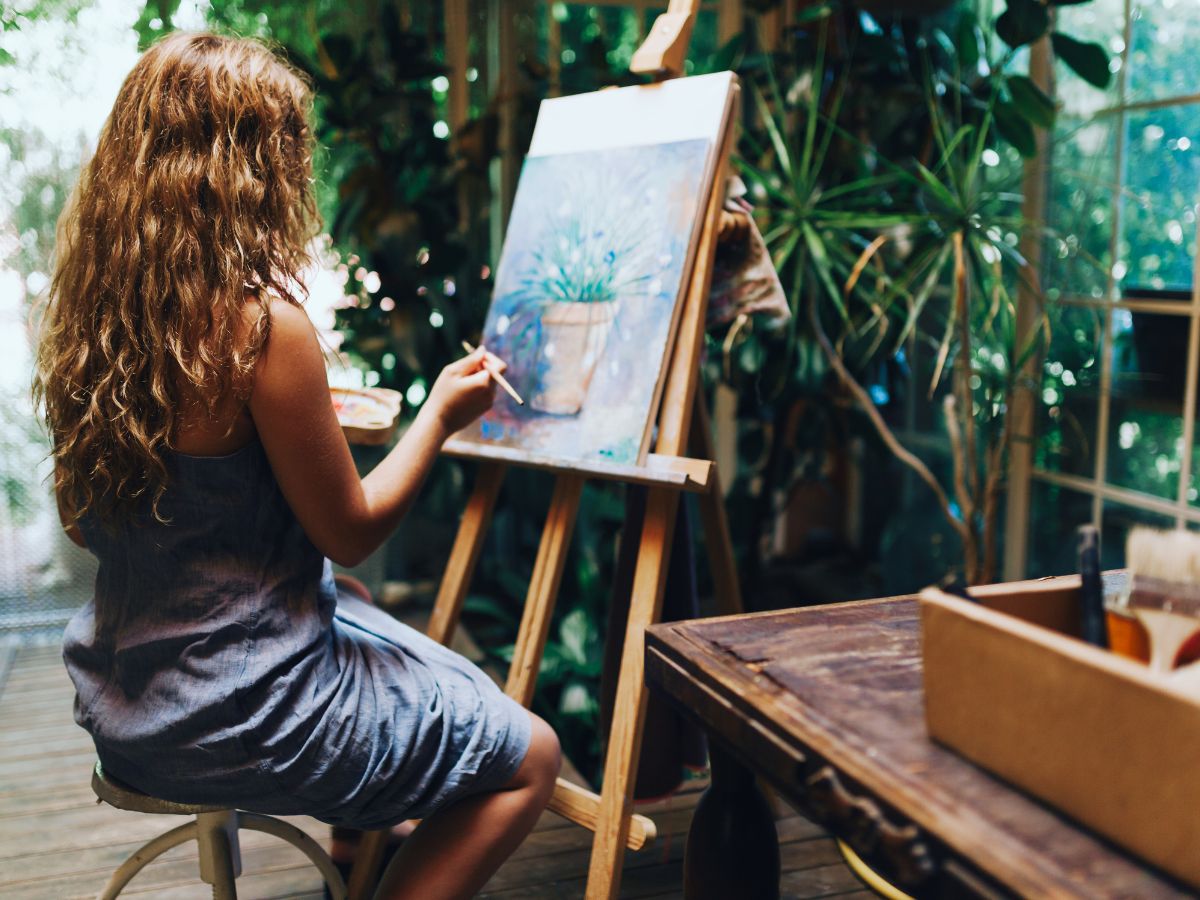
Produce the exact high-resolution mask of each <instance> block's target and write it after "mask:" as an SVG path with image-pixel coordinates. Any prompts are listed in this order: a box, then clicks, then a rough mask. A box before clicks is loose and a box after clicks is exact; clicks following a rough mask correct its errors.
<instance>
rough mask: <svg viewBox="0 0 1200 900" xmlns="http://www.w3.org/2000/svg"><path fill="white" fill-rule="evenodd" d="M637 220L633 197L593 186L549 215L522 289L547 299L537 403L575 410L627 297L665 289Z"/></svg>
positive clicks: (561, 412) (557, 411) (541, 407)
mask: <svg viewBox="0 0 1200 900" xmlns="http://www.w3.org/2000/svg"><path fill="white" fill-rule="evenodd" d="M601 181H603V179H601ZM606 194H608V195H607V196H606ZM639 219H640V210H639V204H638V202H637V201H635V200H634V199H633V198H632V197H630V196H628V195H627V194H626V195H624V196H617V195H613V194H609V193H608V192H606V191H604V190H599V189H590V190H584V191H583V192H581V193H579V194H576V195H575V196H571V197H566V198H564V200H563V202H562V204H561V205H560V206H559V207H558V209H557V210H556V211H555V213H554V214H553V215H552V216H551V217H550V218H549V219H548V220H547V221H546V226H545V228H544V229H543V231H542V234H541V237H540V240H539V241H538V242H537V246H536V248H535V249H534V250H533V251H532V253H531V254H530V257H529V262H528V264H527V267H526V269H525V272H524V274H523V276H522V279H521V282H522V283H521V288H522V292H523V293H524V294H525V295H526V296H535V297H538V298H540V300H541V306H540V309H541V312H540V316H539V321H538V325H539V328H538V334H539V340H538V344H537V349H536V353H537V374H538V380H537V386H536V388H535V390H534V392H533V395H532V396H531V398H530V400H529V405H530V407H531V408H532V409H534V410H537V411H538V412H542V413H549V414H551V415H558V416H573V415H577V414H578V413H579V411H580V410H581V409H582V408H583V403H584V401H585V400H586V399H587V393H588V388H589V387H590V386H591V383H592V376H593V375H595V373H596V368H597V366H598V365H599V363H600V360H601V358H602V357H603V355H604V348H605V347H606V346H607V344H608V339H609V334H610V333H611V332H612V330H613V327H614V325H615V324H616V322H617V315H618V312H619V309H620V305H621V302H622V301H623V300H628V299H629V298H631V297H632V296H635V295H641V294H643V293H645V292H646V291H647V290H651V291H656V290H659V289H661V284H656V281H657V279H656V278H655V275H654V272H653V269H654V265H653V262H652V261H651V260H649V259H647V254H646V252H645V251H644V249H643V242H642V241H640V240H639V229H638V228H637V227H636V225H637V223H638V221H639ZM617 222H619V223H621V225H620V227H619V228H617V227H614V223H617ZM631 225H632V226H635V227H630V226H631Z"/></svg>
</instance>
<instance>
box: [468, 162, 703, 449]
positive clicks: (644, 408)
mask: <svg viewBox="0 0 1200 900" xmlns="http://www.w3.org/2000/svg"><path fill="white" fill-rule="evenodd" d="M710 148H711V142H710V141H708V140H705V139H694V140H686V141H674V142H670V143H662V144H653V145H649V146H640V147H619V148H609V149H603V150H596V151H584V152H578V153H560V154H553V155H549V156H539V157H531V158H529V159H527V160H526V162H525V165H524V168H523V169H522V172H521V179H520V183H519V186H518V189H517V194H516V198H515V201H514V204H513V211H512V216H511V218H510V220H509V225H508V237H507V240H506V242H505V245H504V251H503V254H502V256H501V261H500V265H499V267H498V271H497V274H496V286H495V292H494V294H493V297H492V303H491V307H490V308H489V310H488V316H487V322H486V325H485V328H484V335H483V341H484V344H485V345H486V346H487V348H488V349H489V350H490V351H492V352H493V353H495V354H496V355H497V356H499V357H500V358H501V359H503V360H504V361H505V362H507V363H508V371H507V372H506V373H505V374H506V376H507V378H508V380H509V381H510V382H511V383H512V385H513V387H514V388H516V390H517V391H518V392H519V393H521V394H522V396H523V397H524V398H525V401H526V403H525V405H524V406H519V405H517V404H516V403H515V402H513V401H512V400H511V399H510V398H509V397H508V396H506V395H503V394H501V395H498V397H497V401H496V403H495V405H494V406H493V408H492V410H491V411H490V412H488V413H487V414H486V415H484V417H483V418H482V419H481V420H480V421H479V422H477V423H476V424H475V425H474V426H472V427H471V428H470V429H468V431H467V432H465V433H464V434H462V435H460V437H463V438H465V439H467V440H470V441H473V442H479V443H487V444H492V445H497V446H502V447H509V448H514V449H518V450H522V451H525V452H527V453H529V454H531V455H536V456H537V457H539V458H543V459H544V458H550V459H557V460H573V459H574V460H580V459H586V460H601V461H610V462H616V463H633V462H636V461H637V460H638V459H639V456H640V454H641V453H642V451H643V450H644V447H645V443H646V437H647V432H648V428H649V422H650V418H651V415H652V413H653V405H654V402H655V400H656V393H657V385H658V384H659V378H660V374H661V367H662V363H663V357H664V354H665V350H666V347H667V343H668V340H669V338H670V333H671V326H672V323H673V321H674V318H675V315H674V314H675V307H676V304H677V303H678V302H679V298H680V295H681V293H682V288H683V286H684V284H685V282H686V278H685V273H686V272H687V271H688V265H689V263H690V256H689V249H690V247H691V245H692V238H693V232H694V228H695V225H696V222H697V217H698V208H699V204H700V202H701V198H702V196H703V194H704V191H703V185H704V179H705V176H706V170H707V166H708V157H709V151H710Z"/></svg>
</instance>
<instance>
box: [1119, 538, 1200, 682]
mask: <svg viewBox="0 0 1200 900" xmlns="http://www.w3.org/2000/svg"><path fill="white" fill-rule="evenodd" d="M1125 562H1126V566H1127V568H1128V569H1129V588H1128V594H1127V599H1126V602H1127V604H1128V606H1129V611H1130V612H1132V613H1133V614H1134V615H1136V616H1137V617H1138V620H1139V621H1140V622H1141V623H1142V625H1144V626H1145V628H1146V631H1147V632H1148V633H1149V635H1150V668H1152V669H1155V670H1157V671H1160V672H1169V671H1170V670H1172V669H1174V668H1175V660H1176V658H1177V657H1178V656H1179V651H1180V650H1181V649H1182V648H1183V645H1184V644H1185V643H1187V641H1188V640H1189V639H1190V638H1192V637H1193V636H1195V635H1196V633H1197V632H1200V534H1193V533H1192V532H1190V531H1183V530H1175V531H1158V530H1155V529H1153V528H1135V529H1133V530H1132V531H1131V532H1130V533H1129V538H1128V540H1127V542H1126V545H1125ZM1189 668H1192V667H1189Z"/></svg>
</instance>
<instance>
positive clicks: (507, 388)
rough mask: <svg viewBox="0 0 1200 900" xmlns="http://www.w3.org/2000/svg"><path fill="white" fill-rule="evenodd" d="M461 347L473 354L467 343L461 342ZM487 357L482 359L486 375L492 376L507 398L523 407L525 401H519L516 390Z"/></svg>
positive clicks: (473, 349)
mask: <svg viewBox="0 0 1200 900" xmlns="http://www.w3.org/2000/svg"><path fill="white" fill-rule="evenodd" d="M462 346H463V349H464V350H466V351H467V352H468V353H474V352H475V348H474V347H472V346H471V344H470V342H469V341H463V342H462ZM489 356H490V354H489V355H485V356H484V358H483V367H484V368H485V369H486V370H487V373H488V374H489V375H491V376H492V378H493V379H494V380H495V382H496V384H498V385H500V387H502V388H504V392H505V393H506V394H508V396H510V397H512V398H513V399H514V400H515V401H517V403H518V404H519V405H520V406H524V405H525V401H524V400H522V399H521V395H520V394H518V393H517V392H516V390H515V389H514V388H513V386H512V385H511V384H509V383H508V379H507V378H505V377H504V376H503V375H501V374H500V369H499V368H497V367H496V365H495V363H493V362H492V361H491V359H490V358H489Z"/></svg>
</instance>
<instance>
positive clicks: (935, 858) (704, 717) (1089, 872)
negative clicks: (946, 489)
mask: <svg viewBox="0 0 1200 900" xmlns="http://www.w3.org/2000/svg"><path fill="white" fill-rule="evenodd" d="M918 612H919V610H918V604H917V601H916V599H915V598H914V597H901V598H894V599H888V600H872V601H863V602H857V603H844V604H838V605H834V606H822V607H810V608H805V609H799V610H791V611H785V612H775V613H761V614H753V615H745V616H735V617H726V618H721V619H707V620H699V621H692V622H680V623H671V624H664V625H657V626H654V627H652V628H650V629H649V631H648V633H647V646H646V656H647V659H646V675H647V680H648V682H649V683H650V685H651V686H652V687H653V688H656V689H658V690H661V691H663V692H664V693H666V694H667V695H668V696H670V697H671V698H673V699H674V700H675V701H676V702H677V703H678V704H679V706H680V707H681V708H682V709H684V710H685V711H686V712H688V713H689V714H690V715H692V716H693V717H694V718H696V719H697V720H699V721H700V723H701V724H702V725H704V726H705V728H706V729H707V730H708V732H709V734H710V735H711V736H712V737H714V738H715V739H716V742H717V743H718V744H719V745H722V746H723V747H724V748H725V749H726V750H727V751H729V752H731V753H732V754H733V756H734V757H736V758H738V759H739V760H740V761H741V762H742V763H744V764H746V765H748V766H749V767H750V768H752V769H753V770H754V771H756V772H758V773H759V774H760V775H762V776H763V777H765V778H766V779H767V780H768V781H769V782H771V783H772V784H773V785H774V786H775V787H776V788H777V789H778V790H780V791H781V792H782V793H783V794H784V795H785V796H787V797H788V798H789V799H790V800H792V801H793V802H794V803H796V804H797V805H799V806H800V807H801V809H802V810H804V811H806V812H807V813H810V814H811V815H812V817H813V818H815V819H816V820H817V821H820V822H822V824H825V825H826V826H827V827H829V828H830V830H832V831H833V832H834V833H835V834H838V835H839V836H841V837H843V838H845V839H846V840H847V841H848V842H849V843H850V844H851V845H852V846H854V847H855V848H856V849H858V850H859V851H860V852H862V853H863V855H864V858H866V859H868V860H869V861H870V862H871V863H872V864H873V865H880V866H881V870H882V871H884V872H886V873H887V874H889V875H890V876H891V877H892V878H893V879H894V880H896V881H897V883H900V884H903V885H905V886H906V887H907V889H908V890H910V891H912V892H913V893H917V894H921V895H929V894H938V895H941V894H945V893H947V892H949V893H952V894H956V893H961V892H963V891H965V892H966V893H974V894H982V895H994V894H999V895H1006V894H1016V895H1020V896H1025V897H1036V896H1050V895H1055V896H1081V897H1088V898H1099V897H1137V898H1157V897H1177V896H1195V895H1194V894H1190V893H1188V892H1187V890H1186V888H1183V887H1182V886H1180V885H1179V884H1178V883H1176V882H1174V881H1171V880H1170V879H1169V878H1168V877H1167V876H1165V875H1160V874H1158V873H1157V872H1155V871H1152V870H1150V869H1149V868H1148V867H1147V866H1145V865H1143V864H1141V863H1139V862H1138V861H1137V860H1136V859H1134V858H1133V857H1131V856H1129V855H1127V854H1125V853H1123V852H1122V851H1120V850H1118V849H1116V848H1115V847H1113V846H1112V845H1111V844H1109V843H1107V842H1105V841H1104V840H1103V839H1101V838H1098V837H1096V836H1094V835H1092V834H1090V833H1089V832H1087V831H1084V830H1083V829H1082V828H1080V827H1079V826H1076V825H1074V824H1073V823H1072V822H1071V821H1070V820H1067V819H1066V818H1064V817H1062V816H1060V815H1058V814H1056V813H1055V812H1054V811H1053V810H1051V809H1050V808H1048V807H1046V806H1043V805H1042V804H1041V803H1039V802H1038V801H1036V800H1034V799H1032V798H1031V797H1029V796H1027V795H1025V794H1022V793H1020V792H1018V791H1017V790H1015V789H1013V788H1011V787H1009V786H1007V785H1006V784H1004V783H1003V782H1001V781H999V780H998V779H996V778H993V777H992V776H990V775H988V774H987V773H985V772H984V771H983V770H981V769H979V768H977V767H975V766H974V765H972V764H971V763H969V762H967V761H966V760H965V759H963V758H961V757H959V756H957V755H955V754H954V753H952V752H951V751H949V750H947V749H945V748H943V747H941V746H938V745H937V744H934V743H933V742H931V741H930V739H929V737H928V735H927V733H926V731H925V722H924V704H923V692H922V676H921V652H920V623H919V619H918ZM715 776H716V772H715V771H714V781H715ZM1102 787H1103V786H1102V785H1097V789H1101V788H1102Z"/></svg>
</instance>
